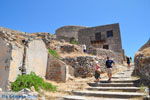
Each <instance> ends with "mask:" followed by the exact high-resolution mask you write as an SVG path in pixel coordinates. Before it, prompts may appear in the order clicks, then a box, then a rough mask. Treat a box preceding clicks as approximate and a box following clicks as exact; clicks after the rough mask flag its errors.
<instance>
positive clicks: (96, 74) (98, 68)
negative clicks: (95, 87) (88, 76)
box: [94, 61, 101, 82]
mask: <svg viewBox="0 0 150 100" xmlns="http://www.w3.org/2000/svg"><path fill="white" fill-rule="evenodd" d="M94 69H95V74H94V77H95V79H96V80H95V81H94V82H99V81H100V72H101V69H100V66H99V65H98V61H95V63H94Z"/></svg>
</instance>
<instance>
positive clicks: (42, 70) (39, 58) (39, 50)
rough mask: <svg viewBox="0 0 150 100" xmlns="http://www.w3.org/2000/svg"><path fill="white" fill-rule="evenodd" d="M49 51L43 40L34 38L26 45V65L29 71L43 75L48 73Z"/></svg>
mask: <svg viewBox="0 0 150 100" xmlns="http://www.w3.org/2000/svg"><path fill="white" fill-rule="evenodd" d="M47 58H48V51H47V49H46V46H45V44H44V42H43V41H42V40H32V41H29V42H28V45H27V47H26V59H25V67H26V69H27V73H30V72H32V71H33V72H35V73H36V74H37V75H39V76H41V77H43V78H44V77H45V75H46V67H47Z"/></svg>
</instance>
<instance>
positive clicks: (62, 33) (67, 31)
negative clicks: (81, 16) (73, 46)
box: [56, 26, 86, 42]
mask: <svg viewBox="0 0 150 100" xmlns="http://www.w3.org/2000/svg"><path fill="white" fill-rule="evenodd" d="M83 28H86V27H83V26H63V27H61V28H58V29H57V30H56V36H57V39H59V40H60V39H64V40H66V41H67V42H70V39H71V38H74V39H75V40H77V41H78V31H79V30H80V29H83Z"/></svg>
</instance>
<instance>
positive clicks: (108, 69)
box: [94, 57, 132, 82]
mask: <svg viewBox="0 0 150 100" xmlns="http://www.w3.org/2000/svg"><path fill="white" fill-rule="evenodd" d="M126 61H127V65H128V70H130V67H131V65H130V63H131V61H132V58H131V57H126ZM113 65H115V62H114V61H113V60H110V58H109V57H107V60H106V62H105V66H106V72H107V76H108V82H111V78H112V67H113ZM94 68H95V75H94V76H95V79H96V80H95V82H99V81H100V74H101V73H103V71H102V69H101V68H100V66H99V65H98V62H95V66H94Z"/></svg>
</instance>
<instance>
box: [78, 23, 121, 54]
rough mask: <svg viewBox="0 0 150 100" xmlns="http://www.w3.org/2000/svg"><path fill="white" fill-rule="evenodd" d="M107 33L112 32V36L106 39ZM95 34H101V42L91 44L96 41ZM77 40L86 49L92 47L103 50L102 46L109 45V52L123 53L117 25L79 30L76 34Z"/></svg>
mask: <svg viewBox="0 0 150 100" xmlns="http://www.w3.org/2000/svg"><path fill="white" fill-rule="evenodd" d="M107 31H113V36H112V37H107ZM96 33H101V39H100V40H101V42H99V43H95V44H92V43H91V41H94V40H96V39H95V34H96ZM78 40H79V43H81V44H85V45H86V46H87V47H90V46H93V47H96V48H103V46H104V45H109V49H110V50H112V51H114V52H119V53H123V51H122V43H121V36H120V28H119V24H110V25H104V26H97V27H90V28H86V29H81V30H79V33H78Z"/></svg>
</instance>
